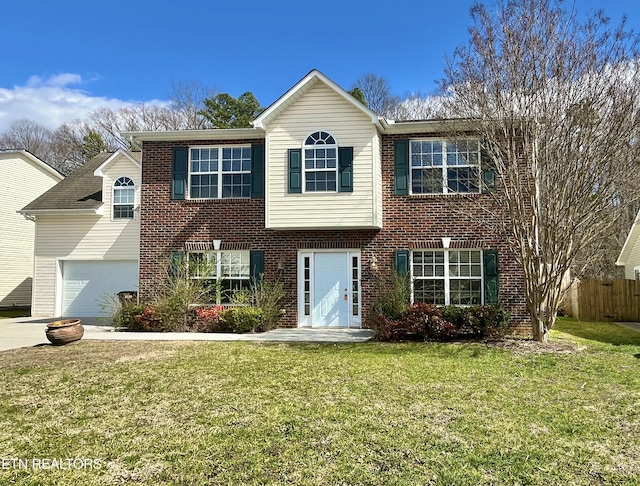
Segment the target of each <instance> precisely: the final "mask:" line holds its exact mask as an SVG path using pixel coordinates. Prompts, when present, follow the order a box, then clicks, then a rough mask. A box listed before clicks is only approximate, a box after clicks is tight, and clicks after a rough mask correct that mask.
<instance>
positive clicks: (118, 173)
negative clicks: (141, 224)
mask: <svg viewBox="0 0 640 486" xmlns="http://www.w3.org/2000/svg"><path fill="white" fill-rule="evenodd" d="M121 177H128V178H129V179H131V180H132V181H133V183H134V187H135V191H136V192H135V202H134V205H133V208H134V211H133V218H134V219H136V220H137V219H140V218H139V214H138V213H137V208H139V207H140V184H141V182H142V181H141V177H140V168H139V167H136V166H135V165H134V164H133V163H132V162H131V161H130V160H129V159H128V158H127V157H126V156H124V155H120V156H119V157H117V158H116V159H114V160H113V161H112V162H111V163H110V164H109V166H108V167H106V168H105V170H104V181H103V188H102V197H103V200H102V201H103V203H104V204H103V209H104V216H105V217H107V218H108V219H113V217H112V214H111V212H112V210H113V209H112V208H113V185H114V183H115V182H116V181H117V180H118V179H120V178H121ZM115 219H116V223H117V222H118V218H115Z"/></svg>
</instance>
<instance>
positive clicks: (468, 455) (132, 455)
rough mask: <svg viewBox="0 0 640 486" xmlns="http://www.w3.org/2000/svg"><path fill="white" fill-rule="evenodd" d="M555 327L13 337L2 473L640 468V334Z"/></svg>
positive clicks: (494, 472)
mask: <svg viewBox="0 0 640 486" xmlns="http://www.w3.org/2000/svg"><path fill="white" fill-rule="evenodd" d="M581 328H584V329H587V330H586V331H581V330H580V329H581ZM593 329H597V331H598V332H593ZM607 336H614V337H613V338H608V337H607ZM552 338H553V341H554V343H555V344H554V345H553V346H549V347H544V348H541V347H539V346H536V345H534V344H533V343H525V345H523V346H513V345H512V346H507V347H494V346H486V345H482V344H419V343H418V344H416V343H411V344H380V343H369V344H354V345H311V344H295V345H294V344H264V343H262V344H257V343H245V342H238V343H205V342H199V343H189V342H175V343H167V342H152V343H144V342H95V341H94V342H90V341H81V342H79V343H77V344H75V345H73V344H72V345H68V346H66V347H61V348H54V347H50V346H43V347H37V348H31V349H21V350H13V351H7V352H3V353H0V380H1V383H2V387H1V388H0V451H1V452H0V461H2V462H0V484H9V483H11V484H25V485H26V484H30V485H47V484H57V485H76V484H86V485H92V484H154V485H156V484H167V485H174V484H178V485H180V484H182V485H187V484H188V485H196V484H203V485H204V484H283V483H289V484H313V485H316V484H337V483H341V484H385V485H386V484H442V485H464V484H469V485H477V484H509V485H511V484H544V485H551V484H572V485H573V484H585V485H586V484H638V478H639V477H640V359H639V358H640V333H634V332H633V331H630V330H627V329H621V328H619V327H618V326H615V325H613V324H587V325H583V324H581V323H576V322H575V321H572V320H570V319H563V320H561V321H560V322H559V324H558V330H557V331H553V333H552ZM550 351H552V352H550ZM34 459H36V467H35V468H34V467H32V466H33V460H34ZM43 459H48V460H49V462H43ZM52 459H56V460H57V461H58V462H57V463H53V464H54V466H53V467H51V466H52V462H51V460H52ZM67 459H71V461H67ZM73 459H76V461H75V463H73ZM89 459H90V460H91V461H92V462H91V463H89V462H88V460H89ZM17 460H22V463H21V462H16V461H17ZM60 463H62V465H63V467H64V469H63V468H61V467H60V466H59V465H58V464H60ZM43 464H46V465H48V466H49V467H48V468H43V467H42V466H43ZM96 464H98V465H99V467H94V466H95V465H96ZM38 465H39V466H38ZM23 466H26V467H23Z"/></svg>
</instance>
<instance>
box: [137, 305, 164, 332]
mask: <svg viewBox="0 0 640 486" xmlns="http://www.w3.org/2000/svg"><path fill="white" fill-rule="evenodd" d="M155 314H156V308H155V307H153V306H152V305H146V306H144V308H143V309H142V312H141V313H140V314H136V315H135V316H134V320H135V322H136V329H137V330H139V331H161V330H162V329H161V322H160V321H159V320H158V319H157V318H156V316H155Z"/></svg>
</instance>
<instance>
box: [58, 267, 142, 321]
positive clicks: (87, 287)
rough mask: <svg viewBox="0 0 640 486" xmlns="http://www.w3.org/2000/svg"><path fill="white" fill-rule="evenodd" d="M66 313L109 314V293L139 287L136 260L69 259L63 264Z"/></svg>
mask: <svg viewBox="0 0 640 486" xmlns="http://www.w3.org/2000/svg"><path fill="white" fill-rule="evenodd" d="M62 280H63V283H62V286H63V289H62V315H63V316H69V317H71V316H73V317H94V316H99V315H105V314H108V313H109V312H110V311H109V309H103V308H102V306H104V305H105V304H108V302H109V300H108V298H107V296H109V295H113V294H116V293H118V292H120V291H122V290H137V289H138V263H137V262H135V261H66V262H63V267H62Z"/></svg>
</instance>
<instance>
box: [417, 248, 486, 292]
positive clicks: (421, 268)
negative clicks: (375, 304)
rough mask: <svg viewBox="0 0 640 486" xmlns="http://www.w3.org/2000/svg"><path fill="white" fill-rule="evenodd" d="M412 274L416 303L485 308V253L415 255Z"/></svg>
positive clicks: (424, 252) (467, 251)
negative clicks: (483, 305)
mask: <svg viewBox="0 0 640 486" xmlns="http://www.w3.org/2000/svg"><path fill="white" fill-rule="evenodd" d="M411 273H412V277H413V279H412V280H413V300H414V301H415V302H427V303H429V304H436V305H480V304H482V251H481V250H420V251H413V252H412V255H411Z"/></svg>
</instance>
